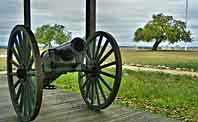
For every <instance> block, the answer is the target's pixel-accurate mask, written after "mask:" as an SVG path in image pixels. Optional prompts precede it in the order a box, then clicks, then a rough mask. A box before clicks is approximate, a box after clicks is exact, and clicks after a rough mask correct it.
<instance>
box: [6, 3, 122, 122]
mask: <svg viewBox="0 0 198 122" xmlns="http://www.w3.org/2000/svg"><path fill="white" fill-rule="evenodd" d="M29 2H30V1H29V0H25V2H24V5H25V9H24V11H25V13H24V14H25V21H24V22H25V23H24V25H16V26H15V27H14V28H13V30H12V31H11V34H10V38H9V42H8V49H7V77H8V85H9V91H10V96H11V100H12V104H13V106H14V109H15V111H16V114H17V117H18V119H19V120H20V121H22V122H29V121H33V120H34V119H35V118H36V117H37V115H38V113H39V110H40V107H41V104H42V97H43V89H44V88H45V87H46V86H48V85H50V84H51V83H52V82H53V81H54V80H55V79H56V78H58V77H59V76H60V75H61V74H66V73H68V72H78V82H79V88H80V92H81V96H82V98H83V99H84V101H85V103H86V104H87V106H88V108H89V109H91V110H96V111H99V110H101V109H105V108H107V107H108V106H110V105H111V104H112V102H113V101H114V99H115V97H116V95H117V93H118V91H119V87H120V83H121V74H122V62H121V55H120V49H119V46H118V44H117V42H116V40H115V38H114V37H113V36H112V35H111V34H110V33H107V32H103V31H98V32H94V33H93V34H89V36H88V37H87V38H86V39H82V38H79V37H76V38H74V39H72V40H71V41H70V42H69V43H66V44H63V45H61V46H58V47H55V48H50V49H47V50H45V51H43V52H42V53H40V50H39V47H38V44H37V42H36V38H35V36H34V34H33V32H32V30H31V26H30V3H29Z"/></svg>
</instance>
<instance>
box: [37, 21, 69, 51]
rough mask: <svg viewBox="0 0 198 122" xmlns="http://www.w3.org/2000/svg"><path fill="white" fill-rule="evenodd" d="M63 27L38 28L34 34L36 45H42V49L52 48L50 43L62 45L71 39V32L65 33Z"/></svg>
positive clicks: (46, 26)
mask: <svg viewBox="0 0 198 122" xmlns="http://www.w3.org/2000/svg"><path fill="white" fill-rule="evenodd" d="M64 29H65V27H64V26H63V25H57V24H55V25H43V26H41V27H38V28H37V29H36V32H35V36H36V39H37V41H38V43H40V44H44V45H45V46H44V47H49V48H50V47H52V42H53V41H54V42H55V44H58V45H60V44H63V43H65V42H68V40H70V38H71V32H68V33H65V31H64Z"/></svg>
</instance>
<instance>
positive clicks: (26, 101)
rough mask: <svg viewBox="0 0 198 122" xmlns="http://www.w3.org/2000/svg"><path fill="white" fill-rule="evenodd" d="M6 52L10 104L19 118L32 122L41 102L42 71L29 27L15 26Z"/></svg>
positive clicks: (36, 47)
mask: <svg viewBox="0 0 198 122" xmlns="http://www.w3.org/2000/svg"><path fill="white" fill-rule="evenodd" d="M7 55H8V56H7V73H8V74H7V75H8V85H9V90H10V96H11V100H12V104H13V106H14V109H15V111H16V113H17V116H18V119H19V120H20V121H22V122H28V121H32V120H34V119H35V118H36V116H37V115H38V113H39V110H40V107H41V103H42V93H43V90H42V87H43V83H42V77H43V75H42V74H43V73H42V68H41V58H40V53H39V48H38V46H37V43H36V40H35V37H34V35H33V33H32V31H31V30H30V29H29V28H27V27H25V26H23V25H17V26H15V27H14V29H13V30H12V32H11V35H10V38H9V43H8V51H7Z"/></svg>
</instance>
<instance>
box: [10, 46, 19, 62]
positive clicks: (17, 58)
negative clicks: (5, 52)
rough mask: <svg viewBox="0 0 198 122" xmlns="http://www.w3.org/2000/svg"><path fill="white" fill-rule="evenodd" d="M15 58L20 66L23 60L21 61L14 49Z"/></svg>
mask: <svg viewBox="0 0 198 122" xmlns="http://www.w3.org/2000/svg"><path fill="white" fill-rule="evenodd" d="M11 50H12V52H13V54H14V56H15V57H16V60H17V61H18V63H19V64H21V60H20V57H19V55H18V54H17V52H16V50H15V49H14V48H12V49H11Z"/></svg>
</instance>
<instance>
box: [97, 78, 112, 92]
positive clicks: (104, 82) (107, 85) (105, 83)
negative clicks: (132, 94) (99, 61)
mask: <svg viewBox="0 0 198 122" xmlns="http://www.w3.org/2000/svg"><path fill="white" fill-rule="evenodd" d="M99 79H100V80H101V81H102V83H103V84H104V85H105V86H106V87H107V88H108V89H109V91H110V92H112V91H113V89H112V88H111V87H110V86H109V84H108V83H107V82H106V81H105V80H104V79H103V78H102V77H101V76H100V75H99Z"/></svg>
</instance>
